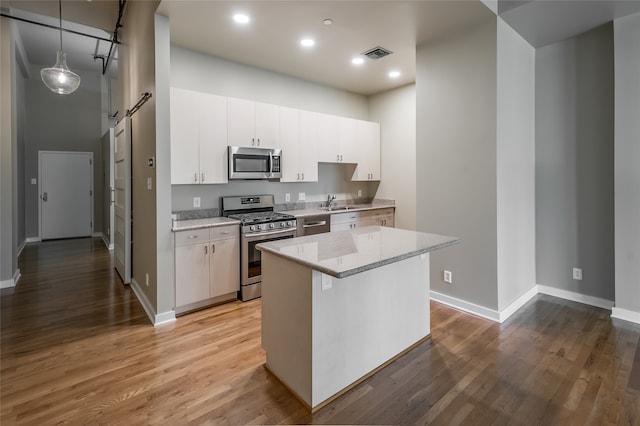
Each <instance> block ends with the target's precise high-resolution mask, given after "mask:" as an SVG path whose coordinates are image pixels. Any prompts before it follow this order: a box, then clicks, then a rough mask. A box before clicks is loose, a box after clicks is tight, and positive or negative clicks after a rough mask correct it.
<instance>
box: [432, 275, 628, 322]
mask: <svg viewBox="0 0 640 426" xmlns="http://www.w3.org/2000/svg"><path fill="white" fill-rule="evenodd" d="M538 293H542V294H546V295H549V296H553V297H557V298H559V299H565V300H571V301H573V302H578V303H584V304H585V305H591V306H596V307H598V308H603V309H609V310H612V308H613V310H612V313H611V316H612V317H614V318H619V319H623V320H625V321H630V322H637V323H640V313H637V312H633V311H628V310H625V309H620V308H614V307H613V301H611V300H607V299H602V298H599V297H594V296H587V295H584V294H580V293H574V292H572V291H567V290H562V289H559V288H555V287H549V286H546V285H540V284H537V285H534V286H533V287H531V288H530V289H529V290H528V291H527V292H526V293H525V294H523V295H522V296H520V297H518V298H517V299H516V300H515V301H514V302H513V303H511V304H510V305H509V306H507V307H506V308H505V309H503V310H502V311H497V310H494V309H489V308H485V307H484V306H480V305H476V304H475V303H471V302H467V301H466V300H462V299H458V298H455V297H451V296H447V295H446V294H442V293H438V292H436V291H433V290H432V291H431V299H432V300H435V301H436V302H440V303H442V304H444V305H447V306H451V307H452V308H455V309H458V310H459V311H464V312H468V313H470V314H473V315H476V316H479V317H482V318H486V319H489V320H491V321H495V322H498V323H503V322H504V321H506V320H507V318H509V317H510V316H511V315H513V314H515V313H516V312H517V311H518V309H520V308H521V307H523V306H524V305H525V304H526V303H527V302H528V301H529V300H531V298H533V297H534V296H535V295H536V294H538ZM614 313H615V315H614Z"/></svg>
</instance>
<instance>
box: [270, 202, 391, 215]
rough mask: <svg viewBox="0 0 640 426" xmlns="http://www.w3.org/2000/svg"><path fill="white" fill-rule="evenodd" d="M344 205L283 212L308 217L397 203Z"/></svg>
mask: <svg viewBox="0 0 640 426" xmlns="http://www.w3.org/2000/svg"><path fill="white" fill-rule="evenodd" d="M340 207H342V206H338V210H327V208H326V207H313V208H306V209H299V210H286V211H282V213H287V214H290V215H293V216H295V217H296V218H300V217H306V216H317V215H320V214H338V213H348V212H358V211H363V210H377V209H388V208H395V207H396V206H395V204H392V203H389V204H384V203H374V204H349V205H348V207H349V208H348V209H340Z"/></svg>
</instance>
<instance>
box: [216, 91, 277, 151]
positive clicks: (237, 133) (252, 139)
mask: <svg viewBox="0 0 640 426" xmlns="http://www.w3.org/2000/svg"><path fill="white" fill-rule="evenodd" d="M278 116H279V110H278V106H277V105H270V104H263V103H260V102H253V101H248V100H245V99H237V98H227V124H228V139H227V140H228V145H233V146H248V147H260V148H279V147H280V125H279V118H278Z"/></svg>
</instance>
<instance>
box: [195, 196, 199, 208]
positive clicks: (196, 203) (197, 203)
mask: <svg viewBox="0 0 640 426" xmlns="http://www.w3.org/2000/svg"><path fill="white" fill-rule="evenodd" d="M193 207H200V197H193Z"/></svg>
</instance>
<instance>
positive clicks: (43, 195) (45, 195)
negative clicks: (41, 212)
mask: <svg viewBox="0 0 640 426" xmlns="http://www.w3.org/2000/svg"><path fill="white" fill-rule="evenodd" d="M48 198H49V196H48V194H47V193H46V192H43V193H42V201H47V199H48Z"/></svg>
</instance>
